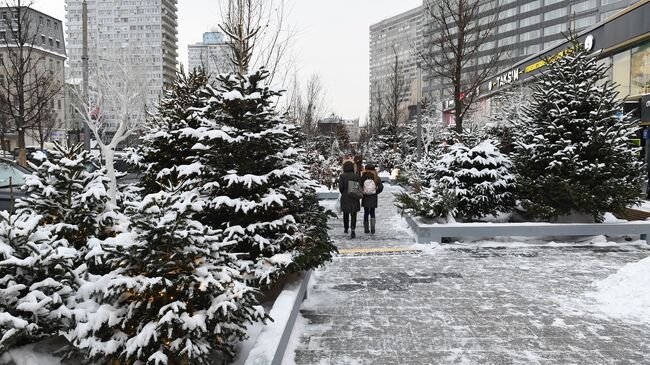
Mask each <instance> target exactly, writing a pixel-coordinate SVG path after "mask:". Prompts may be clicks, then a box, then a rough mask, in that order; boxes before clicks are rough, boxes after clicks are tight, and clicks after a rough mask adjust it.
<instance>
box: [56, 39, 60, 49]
mask: <svg viewBox="0 0 650 365" xmlns="http://www.w3.org/2000/svg"><path fill="white" fill-rule="evenodd" d="M56 48H57V49H61V41H56Z"/></svg>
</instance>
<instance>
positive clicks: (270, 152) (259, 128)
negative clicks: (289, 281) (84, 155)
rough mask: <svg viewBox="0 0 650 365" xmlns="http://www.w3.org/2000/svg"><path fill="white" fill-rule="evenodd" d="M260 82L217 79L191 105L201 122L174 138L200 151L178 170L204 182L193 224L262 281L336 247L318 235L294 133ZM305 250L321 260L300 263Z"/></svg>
mask: <svg viewBox="0 0 650 365" xmlns="http://www.w3.org/2000/svg"><path fill="white" fill-rule="evenodd" d="M267 78H268V72H266V71H265V70H260V71H258V72H255V73H252V74H250V75H222V76H220V77H219V78H218V80H217V84H218V85H220V86H219V87H218V88H212V87H207V88H206V89H205V92H204V94H203V95H202V100H203V103H204V105H203V106H201V107H199V108H197V110H198V112H197V118H198V119H199V120H200V121H201V125H200V126H199V127H198V128H187V129H185V130H183V131H182V133H181V135H182V136H187V137H192V138H195V140H196V142H197V143H196V144H195V145H194V146H193V149H194V150H196V151H199V152H200V153H199V154H197V157H196V158H195V159H194V160H192V164H190V165H189V166H182V167H180V168H182V169H184V170H185V171H188V176H190V177H192V176H194V177H200V178H201V179H202V181H203V184H202V185H201V191H202V194H203V195H204V196H205V197H206V198H207V201H208V205H207V206H206V209H205V210H204V212H203V213H202V214H200V218H199V220H200V221H201V222H203V223H205V224H207V225H209V226H211V227H213V228H214V229H216V230H217V232H218V237H219V239H220V240H223V241H225V242H231V243H234V245H233V247H234V250H236V252H241V253H244V254H245V255H246V257H247V258H248V260H249V261H248V265H247V266H246V270H247V271H248V274H249V275H248V278H249V279H251V280H255V281H260V282H261V283H269V282H271V281H272V280H273V279H274V278H275V277H277V276H281V275H283V274H286V273H288V272H293V271H300V270H304V269H308V268H311V267H315V266H318V265H320V264H322V263H323V262H324V261H326V260H328V259H329V258H330V257H331V254H332V252H333V251H334V250H335V248H334V246H333V245H332V243H331V241H330V240H329V238H328V237H327V235H323V234H322V233H323V232H324V231H326V230H327V227H326V225H325V222H324V221H323V220H321V219H320V217H321V216H322V215H324V214H325V212H324V210H323V208H321V207H320V206H318V205H317V204H315V201H314V200H313V199H311V198H310V197H312V196H313V195H314V194H315V192H314V190H313V188H312V184H313V183H312V182H311V180H310V179H309V177H308V175H307V173H306V170H305V168H304V166H303V165H302V164H300V163H299V162H298V154H299V153H301V151H300V150H299V149H298V148H297V146H299V143H300V139H301V134H300V133H299V131H298V130H297V128H296V127H295V126H294V125H291V124H289V123H288V122H287V121H286V119H285V117H284V116H283V115H279V114H277V112H276V111H275V110H274V106H273V102H272V100H273V99H275V98H276V97H278V96H280V95H281V92H280V91H278V90H274V89H272V88H270V87H268V86H267V85H266V80H267ZM192 173H194V175H193V174H192ZM313 205H316V206H313ZM312 214H313V215H316V217H312ZM308 252H319V253H320V255H316V256H309V257H311V259H309V260H307V259H306V257H307V256H305V255H307V253H308ZM299 263H300V264H299Z"/></svg>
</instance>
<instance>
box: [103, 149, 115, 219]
mask: <svg viewBox="0 0 650 365" xmlns="http://www.w3.org/2000/svg"><path fill="white" fill-rule="evenodd" d="M102 150H103V151H102V152H103V153H104V159H105V161H106V162H105V163H106V177H108V179H109V181H108V197H109V198H110V199H111V200H110V203H111V205H112V206H113V207H117V177H116V176H115V151H113V149H112V148H111V147H110V146H106V147H104V148H102Z"/></svg>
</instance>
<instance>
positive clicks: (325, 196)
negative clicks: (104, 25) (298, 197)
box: [316, 191, 341, 200]
mask: <svg viewBox="0 0 650 365" xmlns="http://www.w3.org/2000/svg"><path fill="white" fill-rule="evenodd" d="M340 195H341V193H339V192H338V191H319V192H316V196H317V197H318V200H334V199H338V198H339V196H340Z"/></svg>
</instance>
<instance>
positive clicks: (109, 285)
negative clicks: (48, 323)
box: [74, 188, 266, 364]
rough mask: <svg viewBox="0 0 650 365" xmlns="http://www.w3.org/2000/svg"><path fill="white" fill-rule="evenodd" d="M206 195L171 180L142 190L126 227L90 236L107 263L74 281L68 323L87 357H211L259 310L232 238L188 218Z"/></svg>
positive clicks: (205, 360) (158, 360)
mask: <svg viewBox="0 0 650 365" xmlns="http://www.w3.org/2000/svg"><path fill="white" fill-rule="evenodd" d="M204 204H205V202H204V201H203V200H202V199H201V198H200V195H199V194H198V193H197V192H195V191H184V189H179V188H176V189H174V190H172V189H170V190H169V191H161V192H158V193H155V194H150V195H147V196H145V197H144V198H143V199H142V201H141V202H138V203H131V205H132V208H131V210H132V212H131V213H130V216H131V230H130V232H128V233H123V234H120V235H118V236H117V237H114V238H108V239H106V240H103V241H101V242H98V243H99V246H101V249H98V250H95V251H94V252H93V255H92V256H93V257H92V258H98V257H99V256H101V257H100V258H102V259H104V260H106V262H107V264H108V265H109V266H110V267H111V269H112V271H111V273H110V274H108V275H104V276H102V277H101V278H98V279H97V280H93V281H89V282H87V283H86V284H84V285H83V286H82V287H81V288H80V290H79V293H80V297H81V299H82V301H83V302H82V304H80V305H79V307H83V308H85V309H86V310H85V311H84V312H83V313H81V314H78V315H79V316H80V317H81V318H80V322H79V324H78V325H77V327H76V329H75V332H74V342H75V345H76V346H78V347H79V348H80V349H82V350H85V352H86V354H87V355H88V357H89V358H90V359H92V360H103V361H105V360H107V359H111V360H119V361H121V362H122V363H126V364H132V363H137V362H138V361H140V362H142V363H143V364H144V363H146V364H167V363H172V364H180V363H191V364H211V363H213V360H212V359H211V357H213V356H215V355H218V356H221V357H222V358H223V353H225V354H226V355H232V354H233V342H234V341H237V340H242V339H244V338H245V336H246V333H245V326H246V324H247V323H250V322H253V321H259V320H262V319H264V318H265V317H266V315H265V314H264V310H263V309H262V308H261V307H258V306H256V305H255V303H256V298H255V290H254V289H253V288H251V287H249V286H247V285H246V284H245V283H244V279H243V277H242V275H241V273H240V267H241V266H242V265H243V264H244V263H243V262H242V261H241V260H240V259H239V258H238V257H237V255H236V254H233V253H228V251H229V250H228V249H227V246H231V245H234V244H235V241H229V240H223V239H221V237H220V236H219V235H218V234H217V233H216V232H214V231H213V230H212V229H210V228H209V227H207V226H204V225H203V224H201V223H200V222H198V221H196V220H194V219H192V218H191V217H192V216H194V215H196V214H197V213H200V212H201V211H202V210H203V208H204Z"/></svg>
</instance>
